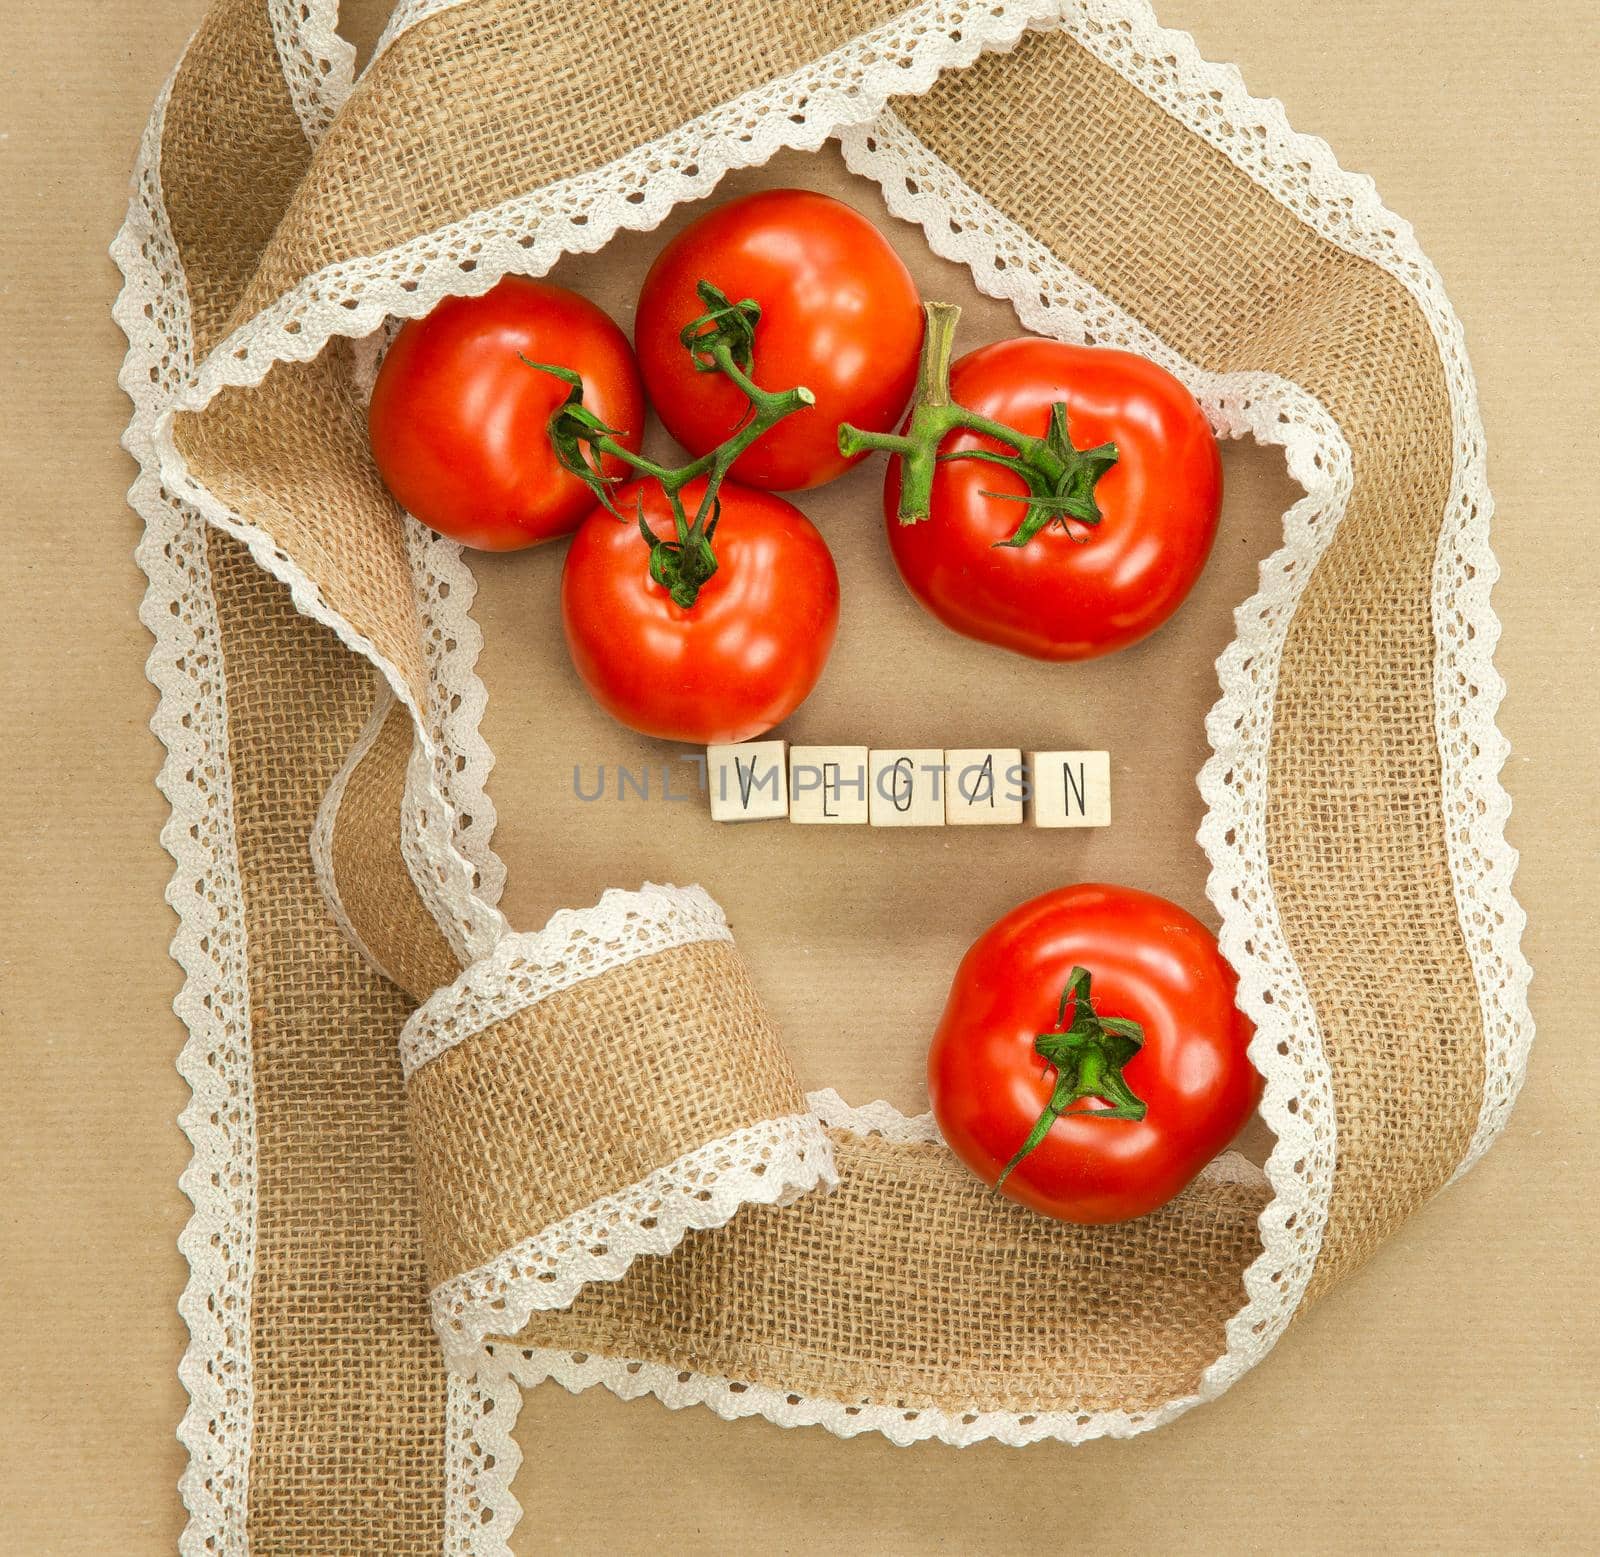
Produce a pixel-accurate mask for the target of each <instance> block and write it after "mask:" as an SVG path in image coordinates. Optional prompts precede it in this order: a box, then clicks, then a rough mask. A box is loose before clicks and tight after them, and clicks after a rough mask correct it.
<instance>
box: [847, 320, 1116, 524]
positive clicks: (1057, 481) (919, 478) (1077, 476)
mask: <svg viewBox="0 0 1600 1557" xmlns="http://www.w3.org/2000/svg"><path fill="white" fill-rule="evenodd" d="M922 311H923V315H924V318H925V319H926V321H927V322H926V326H925V328H924V330H923V336H922V355H921V358H920V359H919V361H918V364H917V388H916V394H915V397H914V398H913V400H912V403H911V419H910V422H909V423H908V425H907V428H906V431H905V432H904V433H875V432H866V431H863V430H862V429H861V428H859V427H853V426H851V425H850V423H848V422H843V423H841V424H840V426H839V451H840V453H842V454H844V455H846V456H849V457H852V458H853V457H854V456H856V455H858V454H865V453H867V452H869V451H870V450H874V449H876V450H881V451H882V452H884V453H886V454H889V455H891V456H894V457H896V458H898V459H899V460H900V501H899V505H898V510H897V517H898V519H899V521H900V523H901V524H917V523H919V522H920V521H922V520H924V519H926V518H927V517H928V515H929V512H930V510H931V508H932V505H933V478H934V473H935V472H936V471H937V469H938V467H939V464H940V462H941V461H944V460H961V459H971V460H980V461H986V462H988V463H989V464H993V465H1000V466H1003V467H1004V468H1005V469H1007V470H1010V471H1012V472H1013V473H1014V474H1016V475H1018V476H1020V477H1021V478H1022V480H1023V483H1024V484H1025V485H1026V487H1027V489H1028V493H1027V496H1025V497H1023V496H1019V495H1016V494H1012V493H1001V492H991V493H987V494H985V495H986V496H989V497H994V498H998V499H1000V500H1002V501H1013V502H1023V503H1026V504H1027V505H1028V507H1027V510H1026V512H1025V514H1024V516H1023V519H1022V522H1021V524H1019V525H1018V527H1017V529H1016V530H1015V531H1014V532H1013V533H1012V534H1011V535H1010V536H1008V537H1007V538H1006V539H1005V540H1003V541H1000V542H997V543H996V544H998V545H1001V546H1025V545H1026V544H1027V543H1028V542H1029V541H1030V540H1032V539H1033V537H1034V536H1035V535H1037V534H1038V533H1039V531H1040V530H1041V529H1043V528H1044V527H1045V526H1046V525H1047V524H1051V523H1059V524H1060V526H1061V528H1062V529H1064V530H1066V531H1067V533H1068V534H1069V535H1072V537H1073V539H1074V540H1085V539H1087V537H1086V536H1081V535H1079V534H1077V533H1076V532H1075V531H1073V530H1072V529H1071V528H1070V526H1069V525H1068V523H1067V521H1068V520H1069V519H1073V520H1076V521H1077V522H1078V523H1079V524H1081V525H1087V526H1090V527H1091V528H1092V527H1093V526H1095V525H1097V524H1099V523H1100V519H1101V514H1100V508H1099V505H1098V503H1096V501H1095V497H1094V488H1095V484H1096V483H1097V482H1098V481H1099V479H1100V478H1101V476H1103V475H1104V474H1105V473H1106V471H1108V470H1109V469H1110V468H1111V467H1112V466H1113V465H1114V464H1115V463H1116V462H1117V457H1118V456H1117V447H1116V445H1115V444H1114V443H1103V444H1101V445H1100V446H1099V447H1098V448H1094V449H1078V448H1076V447H1074V446H1073V443H1072V439H1071V437H1070V435H1069V433H1068V429H1067V408H1066V405H1065V404H1064V403H1063V402H1061V401H1057V402H1056V403H1055V404H1054V405H1053V406H1052V407H1051V414H1050V430H1049V431H1048V432H1047V433H1046V434H1045V436H1044V437H1042V438H1035V437H1032V436H1030V435H1028V434H1026V433H1020V432H1018V431H1017V430H1016V428H1014V427H1008V426H1007V425H1006V424H1005V423H1004V422H997V421H995V420H994V418H993V417H988V416H983V415H981V414H979V413H978V412H976V411H969V410H968V409H967V408H966V407H965V406H961V405H957V404H956V403H955V402H953V401H952V400H951V398H950V363H951V358H952V355H953V352H954V349H955V336H956V323H957V321H958V320H959V319H960V317H961V310H960V309H959V308H957V307H956V306H955V305H954V304H953V303H924V304H923V309H922ZM954 432H970V433H977V434H979V435H980V436H983V437H986V438H991V439H993V440H994V441H995V442H996V443H999V444H1001V445H1002V446H1003V447H1005V448H1007V449H1009V450H1010V451H1011V452H1010V453H1009V454H1000V453H996V452H995V451H994V450H992V449H962V450H957V451H955V452H953V453H949V454H941V453H940V452H939V449H940V446H941V445H942V444H943V443H944V440H945V439H946V438H948V437H949V436H950V434H951V433H954Z"/></svg>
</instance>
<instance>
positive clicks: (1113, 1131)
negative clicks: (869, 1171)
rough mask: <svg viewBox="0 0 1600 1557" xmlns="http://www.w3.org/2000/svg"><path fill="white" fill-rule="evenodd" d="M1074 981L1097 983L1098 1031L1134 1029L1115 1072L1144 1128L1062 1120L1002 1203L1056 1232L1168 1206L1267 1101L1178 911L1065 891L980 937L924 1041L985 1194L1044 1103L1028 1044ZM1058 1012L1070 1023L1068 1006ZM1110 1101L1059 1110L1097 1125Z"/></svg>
mask: <svg viewBox="0 0 1600 1557" xmlns="http://www.w3.org/2000/svg"><path fill="white" fill-rule="evenodd" d="M1078 968H1081V969H1085V970H1087V971H1088V973H1089V974H1090V975H1091V980H1092V982H1091V987H1090V992H1089V1003H1090V1006H1091V1007H1092V1010H1093V1013H1094V1016H1095V1017H1096V1018H1098V1019H1106V1020H1107V1022H1108V1026H1110V1025H1119V1026H1120V1025H1122V1023H1123V1022H1126V1021H1127V1020H1129V1019H1131V1020H1132V1021H1134V1022H1137V1023H1138V1024H1139V1025H1140V1027H1141V1028H1142V1029H1143V1045H1142V1047H1140V1048H1139V1049H1138V1051H1137V1052H1136V1053H1134V1054H1133V1057H1132V1058H1131V1059H1129V1060H1127V1062H1126V1065H1125V1067H1124V1068H1123V1071H1122V1074H1123V1078H1124V1080H1125V1082H1126V1085H1127V1088H1128V1089H1130V1090H1131V1091H1132V1093H1133V1094H1134V1096H1135V1098H1136V1099H1137V1100H1138V1101H1139V1102H1140V1103H1141V1104H1142V1105H1143V1110H1144V1114H1143V1117H1142V1118H1138V1119H1134V1118H1112V1119H1087V1118H1073V1117H1070V1115H1063V1116H1062V1117H1060V1118H1057V1119H1056V1121H1055V1122H1054V1123H1053V1124H1051V1125H1050V1126H1049V1128H1048V1130H1047V1131H1046V1132H1045V1134H1044V1137H1043V1139H1042V1140H1041V1141H1040V1143H1039V1144H1038V1145H1037V1146H1036V1147H1035V1148H1034V1149H1033V1150H1032V1151H1030V1152H1029V1153H1028V1154H1027V1155H1026V1156H1024V1157H1023V1158H1022V1160H1021V1161H1020V1162H1019V1163H1017V1165H1016V1167H1015V1168H1014V1169H1013V1171H1012V1172H1011V1173H1010V1175H1009V1176H1008V1177H1007V1178H1006V1180H1005V1182H1004V1184H1002V1185H1001V1186H1000V1192H1001V1193H1002V1194H1004V1195H1008V1196H1009V1197H1010V1198H1011V1199H1013V1200H1018V1201H1021V1202H1022V1204H1023V1205H1025V1206H1031V1207H1032V1208H1033V1209H1034V1210H1035V1211H1041V1212H1043V1213H1044V1214H1045V1215H1046V1216H1052V1217H1057V1218H1060V1219H1061V1220H1063V1221H1068V1222H1121V1221H1126V1220H1127V1219H1128V1218H1130V1217H1136V1216H1144V1215H1145V1214H1146V1213H1147V1212H1150V1211H1154V1210H1155V1209H1156V1208H1157V1207H1158V1206H1161V1205H1164V1204H1165V1203H1166V1202H1167V1201H1169V1200H1170V1199H1172V1197H1173V1196H1174V1195H1176V1194H1177V1193H1178V1192H1179V1191H1180V1190H1182V1189H1183V1188H1184V1187H1185V1185H1187V1184H1188V1183H1189V1182H1190V1181H1191V1180H1192V1179H1193V1178H1194V1176H1195V1175H1196V1174H1197V1173H1198V1172H1199V1171H1200V1169H1201V1168H1203V1167H1204V1166H1205V1165H1206V1163H1208V1162H1209V1161H1210V1160H1211V1159H1212V1158H1213V1157H1215V1156H1216V1155H1217V1153H1218V1152H1220V1151H1221V1150H1222V1149H1223V1148H1224V1147H1225V1146H1226V1145H1227V1144H1228V1142H1229V1141H1230V1140H1231V1139H1232V1138H1233V1137H1234V1135H1235V1134H1237V1132H1238V1131H1239V1129H1240V1127H1241V1126H1242V1125H1243V1124H1244V1122H1245V1121H1246V1120H1247V1119H1248V1118H1249V1117H1250V1113H1251V1111H1252V1110H1253V1109H1254V1107H1255V1105H1256V1103H1257V1101H1258V1100H1259V1098H1260V1096H1261V1078H1260V1076H1259V1075H1258V1074H1257V1073H1256V1071H1255V1069H1254V1068H1253V1067H1252V1066H1251V1064H1250V1061H1249V1059H1248V1058H1247V1057H1246V1054H1245V1046H1246V1045H1247V1044H1248V1043H1249V1041H1250V1037H1251V1034H1252V1032H1253V1031H1254V1029H1253V1028H1252V1026H1251V1024H1250V1021H1249V1019H1248V1018H1247V1017H1245V1016H1244V1015H1243V1014H1242V1013H1241V1012H1240V1011H1239V1010H1238V1008H1237V1007H1236V1006H1235V1005H1234V986H1235V979H1234V974H1233V970H1232V969H1231V968H1229V966H1228V964H1227V963H1226V962H1225V961H1224V960H1223V958H1222V954H1221V952H1220V951H1218V949H1217V943H1216V941H1215V939H1214V938H1213V937H1212V935H1211V932H1210V931H1209V930H1207V929H1206V928H1205V926H1204V925H1202V924H1201V923H1200V921H1199V920H1198V919H1195V918H1194V917H1193V916H1192V915H1190V914H1187V913H1185V912H1184V911H1183V910H1182V909H1181V908H1179V907H1177V906H1176V904H1173V903H1169V902H1167V901H1166V899H1165V898H1159V897H1154V896H1152V895H1151V894H1149V893H1147V892H1136V891H1133V890H1132V889H1130V888H1127V887H1111V886H1075V887H1062V888H1060V889H1058V890H1057V891H1054V892H1046V893H1045V894H1044V895H1043V896H1042V897H1036V898H1034V899H1033V900H1032V901H1031V902H1028V903H1024V904H1023V905H1022V906H1021V907H1020V908H1015V909H1013V910H1012V911H1011V912H1010V913H1009V914H1007V915H1006V916H1005V917H1004V918H1003V919H1001V920H1000V921H999V922H998V923H996V924H994V925H992V926H991V927H990V928H989V929H987V930H985V931H984V933H983V934H982V935H981V936H979V937H978V939H977V941H976V942H975V943H974V944H973V946H972V949H971V950H970V951H969V952H968V953H967V955H966V956H965V957H964V958H963V959H962V962H961V966H960V968H958V969H957V971H956V976H955V982H954V983H953V984H952V986H951V989H950V998H949V1001H948V1002H947V1004H946V1005H945V1010H944V1016H943V1018H942V1019H941V1020H940V1023H939V1027H938V1031H937V1032H936V1033H935V1034H934V1039H933V1047H932V1049H931V1050H930V1052H929V1055H928V1094H929V1097H930V1098H931V1100H932V1103H933V1112H934V1115H935V1117H936V1118H937V1120H938V1122H939V1128H940V1130H941V1131H942V1132H943V1134H944V1138H945V1140H946V1141H948V1142H949V1144H950V1148H951V1150H952V1151H954V1152H955V1154H956V1155H957V1156H958V1157H959V1158H961V1160H962V1161H963V1162H964V1163H966V1165H967V1166H968V1167H969V1168H971V1169H972V1171H973V1172H974V1173H976V1174H977V1175H978V1177H979V1178H981V1179H982V1180H983V1181H984V1182H985V1183H987V1184H994V1183H995V1181H996V1180H997V1179H998V1178H999V1176H1000V1173H1001V1170H1002V1168H1004V1167H1005V1165H1006V1164H1007V1163H1008V1162H1010V1161H1011V1159H1012V1158H1013V1156H1014V1155H1015V1154H1016V1153H1017V1151H1018V1150H1019V1148H1021V1147H1022V1146H1023V1144H1024V1143H1025V1142H1026V1141H1027V1139H1028V1137H1029V1134H1030V1132H1031V1131H1032V1130H1033V1129H1034V1126H1035V1124H1036V1122H1037V1121H1038V1120H1039V1119H1040V1116H1041V1114H1042V1113H1043V1112H1044V1110H1045V1109H1046V1107H1047V1105H1049V1104H1050V1102H1051V1099H1052V1092H1053V1089H1054V1085H1055V1082H1056V1079H1057V1076H1058V1074H1059V1073H1058V1071H1057V1070H1056V1069H1055V1068H1054V1067H1053V1066H1051V1065H1049V1064H1047V1063H1046V1062H1045V1061H1044V1060H1042V1059H1041V1058H1040V1056H1039V1054H1038V1053H1037V1052H1036V1050H1035V1048H1034V1043H1035V1039H1036V1038H1037V1037H1038V1035H1039V1034H1041V1033H1044V1034H1050V1033H1052V1032H1053V1031H1055V1030H1057V1017H1058V1014H1059V1011H1058V1006H1059V1003H1060V1002H1061V1000H1062V993H1063V991H1064V990H1065V989H1066V987H1067V985H1068V982H1069V980H1070V979H1071V977H1072V974H1073V970H1074V969H1078ZM1066 1014H1067V1020H1068V1022H1074V1019H1075V1018H1076V1017H1077V1015H1078V1014H1079V1013H1078V1012H1077V1010H1076V1003H1074V1004H1073V1005H1069V1006H1068V1009H1067V1013H1066ZM1118 1019H1121V1022H1119V1021H1118ZM1111 1102H1112V1099H1110V1098H1107V1097H1106V1094H1105V1093H1104V1092H1100V1093H1098V1094H1095V1095H1090V1096H1087V1097H1085V1099H1084V1100H1083V1101H1079V1102H1073V1103H1071V1104H1070V1105H1069V1106H1070V1107H1071V1108H1072V1109H1077V1110H1083V1111H1085V1112H1091V1111H1093V1112H1104V1111H1106V1110H1107V1109H1109V1108H1110V1106H1111Z"/></svg>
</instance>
